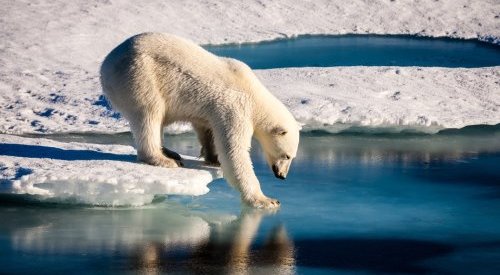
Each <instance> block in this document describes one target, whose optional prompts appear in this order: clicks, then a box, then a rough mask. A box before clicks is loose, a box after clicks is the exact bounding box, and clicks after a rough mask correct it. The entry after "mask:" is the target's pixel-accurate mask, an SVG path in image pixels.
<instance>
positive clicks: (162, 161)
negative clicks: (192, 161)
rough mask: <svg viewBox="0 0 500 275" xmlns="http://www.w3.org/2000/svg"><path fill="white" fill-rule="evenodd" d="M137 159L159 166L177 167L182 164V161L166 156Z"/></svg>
mask: <svg viewBox="0 0 500 275" xmlns="http://www.w3.org/2000/svg"><path fill="white" fill-rule="evenodd" d="M139 161H141V162H144V163H146V164H149V165H153V166H160V167H165V168H177V167H183V166H184V165H183V164H182V162H180V161H178V160H174V159H171V158H167V157H163V156H162V157H156V158H148V159H140V160H139Z"/></svg>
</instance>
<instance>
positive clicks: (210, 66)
mask: <svg viewBox="0 0 500 275" xmlns="http://www.w3.org/2000/svg"><path fill="white" fill-rule="evenodd" d="M101 83H102V86H103V89H104V92H105V94H106V95H107V97H108V98H109V99H110V101H111V103H112V104H113V106H114V107H116V108H117V109H118V110H119V111H120V112H121V113H122V114H123V116H124V117H125V118H127V119H128V120H129V122H130V127H131V129H132V133H133V135H134V139H135V141H136V145H137V155H138V159H139V160H140V161H143V162H146V163H148V164H151V165H159V166H163V167H178V165H180V164H181V163H180V158H179V157H178V155H177V154H176V153H174V152H171V151H168V150H163V151H162V139H163V127H165V126H166V125H168V124H170V123H172V122H175V121H189V122H191V123H192V124H193V127H194V129H195V131H196V133H197V135H198V138H199V140H200V143H201V145H202V153H203V155H204V157H205V160H206V161H207V162H209V163H214V164H216V163H218V162H220V164H221V166H222V170H223V172H224V177H225V178H226V180H227V181H228V182H229V183H231V184H232V185H234V186H235V187H236V188H238V190H239V191H240V192H241V198H242V200H243V201H244V202H246V203H248V204H250V205H252V206H255V207H268V208H272V207H277V206H278V205H279V202H278V201H277V200H274V199H270V198H268V197H266V196H265V195H264V194H263V193H262V191H261V189H260V185H259V181H258V180H257V177H256V176H255V173H254V172H253V168H252V161H251V159H250V154H249V149H250V145H251V139H252V135H254V136H255V138H256V139H257V140H258V141H259V142H260V144H261V145H262V147H263V150H264V152H265V155H266V158H267V162H268V164H269V165H270V166H271V167H272V170H273V172H274V174H275V175H276V177H278V178H281V179H284V178H285V176H286V174H287V173H288V168H289V166H290V163H291V160H292V158H294V157H295V155H296V153H297V146H298V142H299V126H298V124H297V123H296V121H295V120H294V118H293V117H292V115H291V114H290V113H289V112H288V110H287V109H286V107H285V106H284V105H283V104H282V103H281V102H280V101H279V100H278V99H276V98H275V97H274V96H273V95H272V94H271V93H269V92H268V91H267V89H266V88H265V87H264V86H263V85H262V84H261V83H260V81H259V80H258V79H257V77H256V76H255V75H254V74H253V72H252V71H251V69H250V68H249V67H248V66H246V65H245V64H244V63H242V62H239V61H237V60H234V59H230V58H222V57H217V56H215V55H213V54H211V53H209V52H207V51H205V50H204V49H202V48H201V47H199V46H197V45H195V44H194V43H192V42H190V41H188V40H184V39H182V38H179V37H176V36H173V35H167V34H155V33H146V34H140V35H137V36H134V37H132V38H130V39H128V40H126V41H125V42H123V43H122V44H121V45H119V46H118V47H117V48H115V49H114V50H113V51H112V52H111V53H110V54H109V55H108V56H107V57H106V59H105V60H104V62H103V64H102V67H101ZM164 154H165V155H164Z"/></svg>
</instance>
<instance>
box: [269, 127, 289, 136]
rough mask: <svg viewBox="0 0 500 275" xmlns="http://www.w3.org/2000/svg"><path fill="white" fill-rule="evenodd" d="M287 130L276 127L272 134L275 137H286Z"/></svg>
mask: <svg viewBox="0 0 500 275" xmlns="http://www.w3.org/2000/svg"><path fill="white" fill-rule="evenodd" d="M286 133H287V132H286V130H285V129H283V128H282V127H281V126H276V127H274V128H273V129H272V130H271V134H272V135H273V136H284V135H286Z"/></svg>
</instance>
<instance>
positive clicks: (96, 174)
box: [0, 134, 221, 206]
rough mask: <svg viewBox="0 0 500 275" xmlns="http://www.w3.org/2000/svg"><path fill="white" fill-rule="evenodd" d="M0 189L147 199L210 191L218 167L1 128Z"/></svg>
mask: <svg viewBox="0 0 500 275" xmlns="http://www.w3.org/2000/svg"><path fill="white" fill-rule="evenodd" d="M0 156H1V158H0V193H3V194H18V195H31V196H34V197H36V198H37V199H40V200H48V201H56V202H57V201H64V202H73V203H81V204H92V205H109V206H120V205H133V206H138V205H143V204H147V203H150V202H151V201H152V200H153V198H154V196H155V195H164V194H175V195H192V196H199V195H203V194H206V193H207V192H208V191H209V189H208V187H207V185H208V183H210V182H211V181H213V180H214V179H216V178H219V177H221V172H220V170H219V169H217V168H213V167H209V166H205V165H203V162H202V161H201V160H198V159H196V158H193V157H188V156H183V158H184V159H185V160H184V164H185V166H186V168H172V169H167V168H161V167H154V166H150V165H145V164H140V163H136V162H135V150H134V149H133V148H132V147H131V146H124V145H98V144H89V143H73V142H72V143H64V142H57V141H53V140H48V139H33V138H25V137H18V136H12V135H3V134H0Z"/></svg>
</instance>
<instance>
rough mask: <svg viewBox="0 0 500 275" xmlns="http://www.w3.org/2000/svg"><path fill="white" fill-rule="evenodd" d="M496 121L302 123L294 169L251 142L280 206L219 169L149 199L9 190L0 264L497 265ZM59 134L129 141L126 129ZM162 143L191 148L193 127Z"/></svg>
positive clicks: (169, 268)
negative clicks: (463, 126)
mask: <svg viewBox="0 0 500 275" xmlns="http://www.w3.org/2000/svg"><path fill="white" fill-rule="evenodd" d="M499 137H500V132H499V131H497V130H493V131H490V132H479V133H475V132H472V133H469V134H457V133H444V134H439V135H406V136H398V135H396V136H394V135H326V134H306V135H303V136H302V140H301V144H300V149H299V155H298V157H297V159H296V160H295V161H294V164H293V166H292V168H291V172H290V174H289V176H288V178H287V180H286V181H280V180H278V179H276V178H274V176H273V175H272V172H271V171H270V169H269V168H268V167H267V166H266V165H265V163H264V159H263V156H262V154H261V152H260V150H259V148H258V146H254V147H255V148H254V150H253V151H252V158H253V160H254V164H255V171H256V173H257V175H258V177H259V179H260V180H261V183H262V187H263V189H264V192H265V193H266V194H267V195H269V196H273V197H276V198H279V199H280V201H281V202H282V207H281V209H280V210H279V211H278V212H276V213H273V212H266V211H253V210H248V209H244V208H243V209H242V208H241V206H240V204H239V195H238V193H237V192H235V191H234V190H232V189H231V188H230V187H228V185H227V184H226V183H225V182H224V180H216V181H214V182H213V183H212V184H210V185H209V187H210V188H211V192H209V193H208V194H207V195H204V196H200V197H182V196H170V197H167V198H166V199H165V200H163V199H162V198H159V199H158V201H157V202H156V203H154V204H152V205H149V206H146V207H142V208H95V207H82V206H71V205H64V204H62V205H47V204H31V205H25V204H24V203H23V202H22V201H16V199H13V198H10V199H6V198H3V199H2V200H0V202H1V203H2V206H1V207H0V220H3V221H8V222H4V223H0V273H4V272H6V273H20V272H27V273H36V272H39V271H40V270H44V272H47V273H66V272H72V273H75V272H76V273H120V274H122V273H137V272H144V273H155V272H168V273H177V272H178V273H185V272H187V273H196V274H198V273H221V272H235V273H241V272H246V271H251V272H262V273H265V274H276V273H282V274H287V273H299V274H353V273H356V274H359V273H362V274H379V273H383V274H400V273H408V274H421V273H453V274H479V273H481V274H488V273H489V274H494V273H495V272H496V271H497V270H499V268H500V262H499V261H498V259H499V258H500V231H499V230H498V228H500V169H499V168H500V167H499V163H500V138H499ZM53 138H55V139H59V140H73V141H74V140H79V141H88V142H105V143H108V142H117V143H123V144H127V143H129V142H130V135H129V134H122V135H117V136H109V135H59V136H54V137H53ZM166 142H167V143H168V144H167V146H168V147H170V148H172V149H176V150H177V151H179V152H181V153H185V154H191V155H196V154H197V153H198V152H199V146H198V145H197V143H196V138H195V137H194V136H193V135H180V136H175V137H167V138H166Z"/></svg>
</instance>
